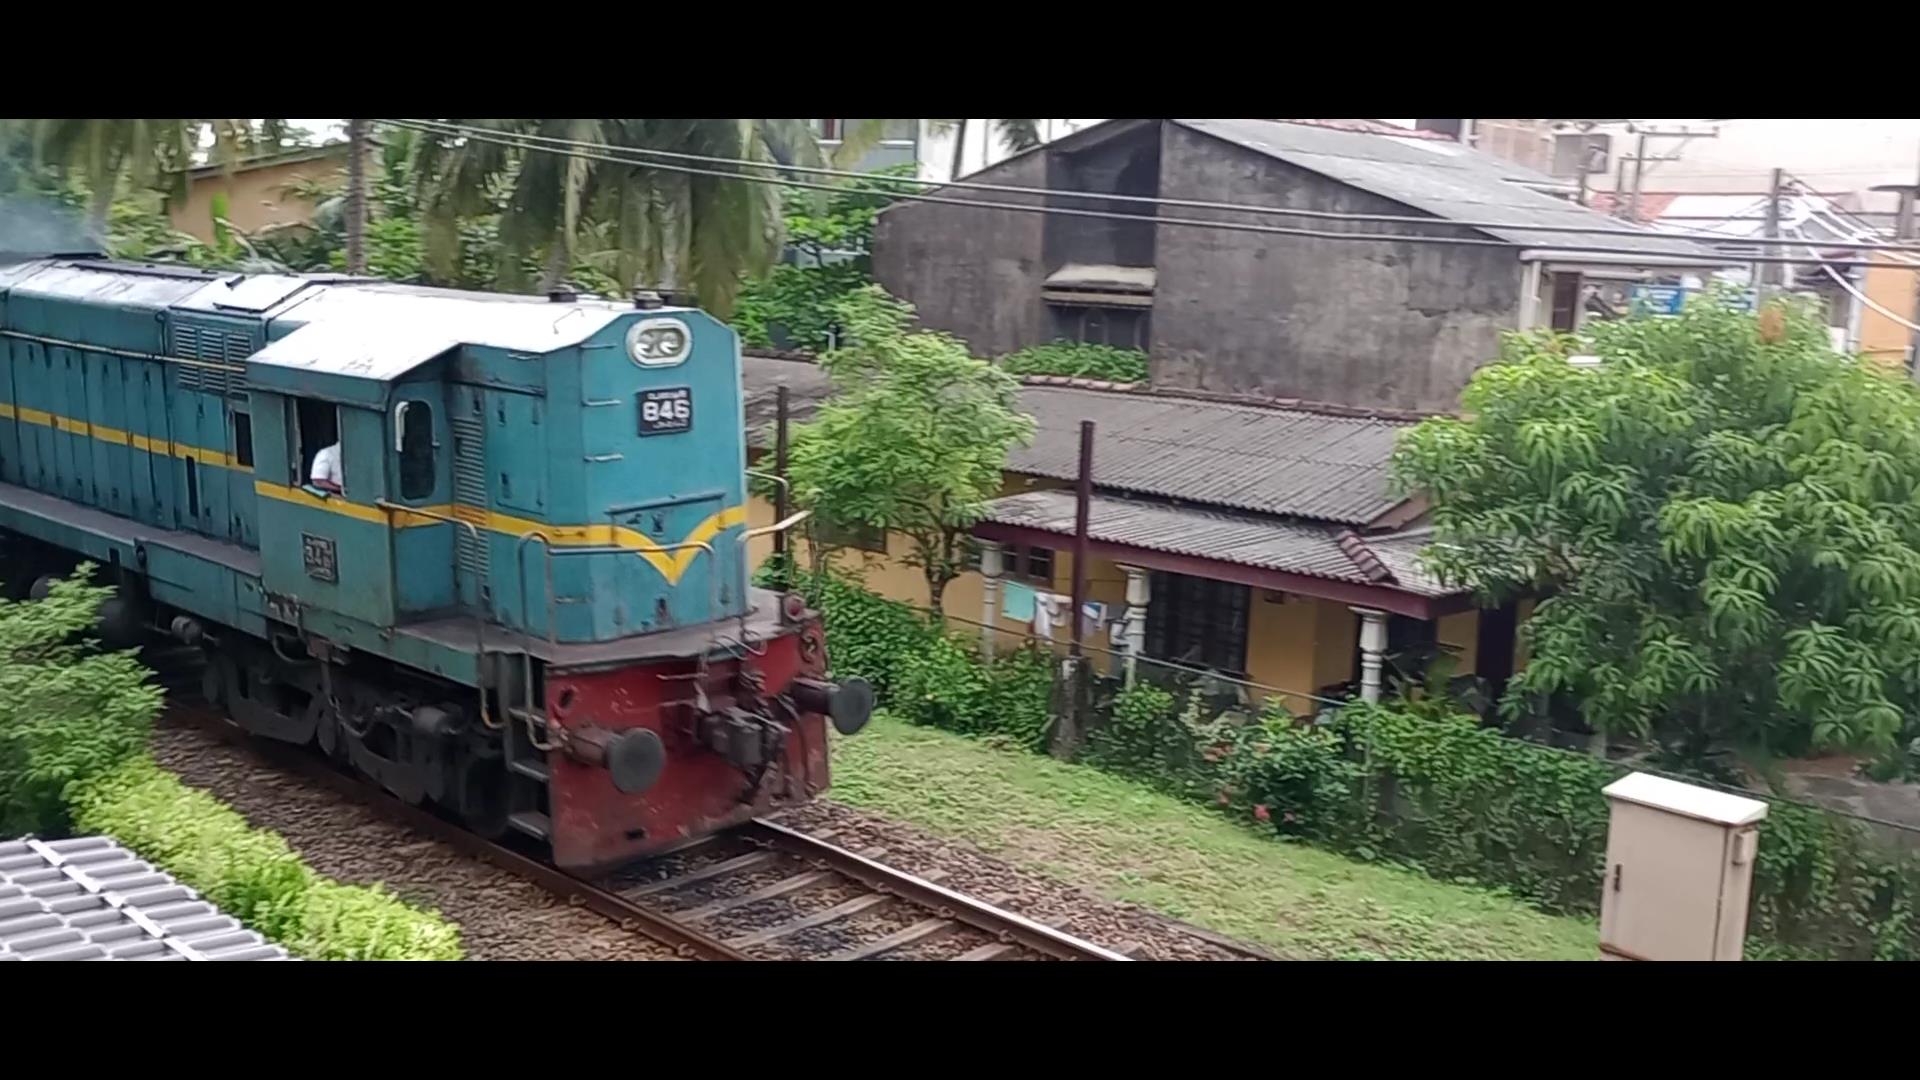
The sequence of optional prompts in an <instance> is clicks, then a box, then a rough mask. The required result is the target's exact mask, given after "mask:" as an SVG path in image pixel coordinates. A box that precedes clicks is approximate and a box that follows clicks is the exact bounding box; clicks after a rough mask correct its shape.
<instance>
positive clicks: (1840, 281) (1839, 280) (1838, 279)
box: [1794, 229, 1920, 330]
mask: <svg viewBox="0 0 1920 1080" xmlns="http://www.w3.org/2000/svg"><path fill="white" fill-rule="evenodd" d="M1794 235H1795V236H1796V237H1797V238H1798V239H1799V240H1800V246H1801V247H1804V248H1806V249H1807V250H1808V251H1809V252H1811V253H1812V254H1813V257H1814V258H1815V259H1819V258H1820V251H1819V249H1818V248H1816V247H1814V246H1813V241H1811V240H1809V239H1808V238H1807V237H1806V235H1805V234H1803V233H1801V232H1800V230H1798V229H1795V230H1794ZM1819 265H1820V269H1822V270H1824V271H1826V274H1827V276H1828V277H1830V278H1832V279H1833V280H1834V283H1835V284H1836V285H1839V286H1840V287H1841V288H1842V289H1844V290H1846V292H1847V294H1848V295H1849V296H1852V297H1853V298H1854V299H1855V300H1858V301H1860V302H1861V303H1862V304H1865V305H1866V306H1868V307H1870V308H1872V309H1873V310H1875V311H1877V312H1879V313H1880V314H1882V315H1884V316H1886V317H1887V318H1889V319H1892V320H1893V321H1894V322H1896V323H1899V324H1900V325H1901V326H1904V327H1906V328H1907V329H1909V330H1920V323H1912V322H1908V321H1907V319H1906V317H1905V316H1901V315H1896V314H1894V313H1893V312H1891V311H1889V310H1887V309H1886V308H1884V307H1881V306H1880V305H1879V304H1877V303H1875V302H1874V300H1873V298H1872V297H1870V296H1868V295H1867V294H1866V293H1863V292H1861V291H1860V290H1859V289H1856V288H1854V286H1853V283H1852V282H1850V281H1848V280H1847V279H1846V278H1845V277H1844V276H1842V275H1840V274H1836V273H1834V272H1833V268H1832V267H1830V266H1828V265H1827V264H1826V261H1825V260H1820V263H1819Z"/></svg>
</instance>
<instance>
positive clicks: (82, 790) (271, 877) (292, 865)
mask: <svg viewBox="0 0 1920 1080" xmlns="http://www.w3.org/2000/svg"><path fill="white" fill-rule="evenodd" d="M70 795H71V799H72V810H73V823H74V826H75V827H76V828H77V829H79V830H80V831H82V832H89V833H106V834H107V835H109V836H112V837H113V838H114V839H116V840H118V841H120V842H121V843H122V844H124V845H126V846H127V847H128V848H130V849H132V850H133V851H136V852H138V853H139V854H140V856H141V857H142V858H145V859H147V860H148V861H150V862H152V863H154V864H155V865H157V866H161V867H164V868H165V869H166V870H167V872H168V873H170V874H172V875H173V876H174V877H176V878H179V879H180V880H181V881H183V882H185V883H186V884H188V885H190V886H192V887H193V888H195V889H197V890H199V891H200V893H201V895H203V896H205V897H206V898H207V899H208V900H209V901H211V902H213V903H214V904H215V905H217V906H218V907H219V908H220V909H221V910H222V911H225V912H227V913H228V914H229V915H232V916H234V917H235V918H237V919H239V920H240V921H242V922H244V923H246V924H247V925H248V926H251V927H253V928H254V929H256V930H258V931H260V932H261V933H262V934H265V935H266V936H268V937H270V938H273V939H274V940H276V941H281V940H285V939H286V938H287V937H288V936H289V934H290V933H291V932H292V931H293V930H294V929H295V928H296V927H297V926H298V923H299V911H298V910H297V908H296V907H295V906H294V905H293V904H292V903H291V901H292V899H293V898H296V897H298V896H300V895H301V894H302V893H303V892H305V890H306V889H307V888H308V886H309V885H310V884H311V882H312V876H313V875H312V873H311V872H310V871H308V870H307V868H306V865H305V864H304V863H302V862H301V861H300V857H299V856H298V855H296V854H294V852H293V849H292V848H290V847H288V846H287V842H286V841H285V840H282V839H281V838H280V837H278V836H276V835H274V834H273V833H269V832H262V831H260V830H258V829H255V828H254V827H253V826H251V825H249V824H247V819H246V818H243V817H241V816H240V815H239V813H238V812H236V811H234V810H233V809H232V808H230V807H228V806H226V805H224V804H222V803H221V802H220V801H219V800H218V799H215V798H214V797H213V796H211V795H209V794H207V793H206V792H204V791H198V790H195V789H194V788H190V787H188V786H186V785H185V784H183V783H181V782H180V779H179V778H178V777H176V776H174V775H173V774H172V773H169V772H167V771H166V770H165V769H162V768H161V767H160V766H159V765H158V764H156V763H155V762H154V760H153V759H152V758H150V757H146V756H144V755H142V756H139V757H135V758H132V759H129V760H128V761H126V762H125V763H124V764H122V765H120V766H119V767H118V768H116V769H113V770H111V771H108V772H106V773H102V774H101V775H99V776H97V777H94V778H93V779H90V780H85V781H82V782H80V783H78V784H75V785H74V786H73V789H72V791H71V792H70Z"/></svg>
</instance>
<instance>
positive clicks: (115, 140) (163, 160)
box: [35, 119, 258, 236]
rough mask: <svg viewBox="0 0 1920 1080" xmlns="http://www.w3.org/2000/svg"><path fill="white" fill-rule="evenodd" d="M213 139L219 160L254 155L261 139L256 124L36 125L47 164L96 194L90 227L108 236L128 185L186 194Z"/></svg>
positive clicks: (71, 121)
mask: <svg viewBox="0 0 1920 1080" xmlns="http://www.w3.org/2000/svg"><path fill="white" fill-rule="evenodd" d="M208 136H211V137H212V142H213V149H212V153H211V155H210V157H211V159H212V160H214V161H229V160H232V159H233V158H235V157H238V156H240V155H242V154H245V153H248V152H250V151H251V150H252V149H253V148H254V147H255V146H256V144H257V141H258V137H257V135H256V132H255V130H254V126H253V123H252V121H250V120H113V119H56V120H40V121H37V122H36V126H35V143H36V149H37V151H38V154H39V158H40V160H41V161H43V162H46V163H48V164H51V165H54V166H57V167H59V168H61V169H62V170H64V171H65V172H67V173H68V174H70V175H72V176H73V177H75V178H76V179H79V180H80V181H82V182H84V183H85V184H86V186H87V190H88V191H89V192H91V193H92V197H91V200H90V202H89V205H88V218H87V220H88V223H89V224H90V225H91V226H92V228H93V233H94V235H95V236H105V235H106V232H107V224H108V219H109V216H110V214H111V211H112V207H113V200H114V197H115V195H116V194H117V193H118V191H119V190H120V183H121V181H122V180H131V181H132V182H133V183H134V184H136V185H139V186H144V187H152V188H154V189H156V190H161V191H165V192H167V193H168V194H169V195H170V196H180V195H184V194H186V183H187V174H186V170H187V169H188V168H190V167H192V166H193V165H194V164H196V163H197V162H198V160H199V157H200V144H201V142H202V140H203V139H204V138H206V137H208Z"/></svg>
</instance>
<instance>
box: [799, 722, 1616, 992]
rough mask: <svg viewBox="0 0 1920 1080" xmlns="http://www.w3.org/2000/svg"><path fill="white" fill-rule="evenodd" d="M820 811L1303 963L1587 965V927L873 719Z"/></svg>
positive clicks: (1084, 775) (1115, 784) (838, 750)
mask: <svg viewBox="0 0 1920 1080" xmlns="http://www.w3.org/2000/svg"><path fill="white" fill-rule="evenodd" d="M834 753H835V759H834V778H833V791H832V793H831V794H832V797H833V798H834V799H835V800H837V801H839V802H842V803H845V804H847V805H849V806H855V807H859V808H861V809H864V810H871V811H874V812H875V813H879V814H883V815H885V816H887V817H889V818H892V819H894V820H897V821H901V822H905V823H908V824H912V825H915V826H918V827H920V828H922V829H925V830H927V831H928V832H931V833H936V834H938V835H941V836H947V837H952V838H955V839H960V840H965V841H967V842H969V843H971V844H973V845H974V846H976V847H978V848H981V849H982V850H985V851H989V852H992V853H993V854H995V855H997V856H999V857H1000V858H1003V859H1005V860H1007V861H1008V862H1010V863H1012V864H1014V865H1016V866H1019V867H1022V868H1024V869H1027V870H1032V871H1036V872H1039V873H1043V874H1046V875H1048V876H1051V877H1054V878H1057V879H1060V880H1063V881H1069V882H1072V883H1074V884H1077V885H1080V886H1081V887H1083V888H1086V889H1088V890H1089V891H1091V892H1094V893H1097V894H1099V895H1102V896H1105V897H1107V898H1109V899H1113V900H1126V901H1131V902H1134V903H1139V904H1144V905H1147V906H1149V907H1152V908H1154V909H1156V910H1159V911H1163V912H1166V913H1167V914H1169V915H1173V916H1176V917H1178V918H1182V919H1186V920H1188V921H1190V922H1193V923H1197V924H1199V925H1201V926H1205V927H1208V928H1209V929H1213V930H1217V931H1219V932H1221V933H1225V934H1232V935H1234V936H1235V937H1239V938H1242V939H1244V940H1247V941H1253V942H1258V943H1260V944H1262V945H1265V946H1267V947H1268V948H1271V949H1273V950H1274V951H1275V952H1277V953H1280V954H1281V955H1283V956H1288V957H1294V958H1299V959H1383V958H1385V959H1409V960H1411V959H1427V960H1464V959H1487V960H1494V959H1498V960H1591V959H1593V958H1594V956H1595V949H1596V940H1597V939H1596V932H1595V928H1594V924H1593V923H1592V922H1591V921H1588V920H1584V919H1575V918H1564V917H1558V916H1553V915H1545V914H1542V913H1540V912H1538V911H1535V910H1533V909H1532V908H1529V907H1527V906H1526V905H1524V904H1522V903H1520V902H1519V901H1517V900H1513V899H1511V898H1508V897H1505V896H1502V895H1500V894H1498V893H1494V892H1490V891H1488V890H1485V889H1481V888H1475V887H1472V886H1465V885H1453V884H1448V883H1445V882H1440V881H1435V880H1433V879H1432V878H1429V877H1426V876H1425V875H1423V874H1419V873H1416V872H1414V871H1410V870H1402V869H1399V868H1397V867H1391V866H1382V865H1376V864H1370V863H1362V862H1355V861H1353V860H1351V859H1346V858H1342V857H1340V856H1338V855H1332V854H1329V853H1327V852H1323V851H1318V850H1315V849H1313V848H1309V847H1306V846H1303V845H1300V844H1296V843H1288V842H1285V841H1282V840H1281V839H1279V838H1278V837H1275V836H1274V835H1272V834H1271V833H1260V832H1255V831H1254V830H1253V829H1252V828H1248V827H1242V826H1240V825H1237V824H1235V823H1233V822H1231V821H1228V820H1226V819H1224V818H1222V817H1220V816H1219V815H1217V814H1214V813H1212V812H1209V811H1208V810H1206V809H1203V808H1201V807H1197V806H1194V805H1192V804H1190V803H1185V802H1182V801H1180V800H1178V799H1174V798H1172V797H1169V796H1165V795H1160V794H1158V793H1156V792H1153V791H1150V790H1148V789H1146V788H1144V787H1142V786H1140V785H1138V784H1135V783H1132V782H1130V781H1127V780H1123V779H1120V778H1118V777H1115V776H1111V775H1109V774H1106V773H1103V772H1100V771H1098V770H1096V769H1093V768H1091V767H1087V766H1081V765H1063V764H1061V763H1059V762H1056V761H1053V760H1050V759H1048V758H1043V757H1038V756H1035V755H1033V754H1031V753H1029V752H1026V751H1024V750H1016V749H998V748H995V747H994V746H992V745H990V744H987V743H983V742H981V741H979V740H974V739H968V738H965V737H962V736H958V735H953V734H949V733H947V732H944V731H939V730H935V729H932V728H924V727H916V726H914V725H911V724H908V723H906V722H904V721H901V720H896V719H894V718H893V717H890V716H887V715H886V714H884V713H882V714H880V715H877V716H876V717H875V718H874V720H873V722H872V723H871V724H870V725H868V727H867V729H866V730H865V731H863V732H861V733H860V734H859V735H858V736H856V737H854V738H851V739H836V742H835V744H834Z"/></svg>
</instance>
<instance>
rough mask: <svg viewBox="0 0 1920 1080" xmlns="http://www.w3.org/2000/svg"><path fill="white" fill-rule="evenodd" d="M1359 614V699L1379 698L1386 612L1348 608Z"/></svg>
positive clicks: (1384, 658)
mask: <svg viewBox="0 0 1920 1080" xmlns="http://www.w3.org/2000/svg"><path fill="white" fill-rule="evenodd" d="M1350 610H1351V611H1352V612H1353V613H1354V614H1355V615H1358V616H1360V700H1361V701H1364V702H1367V703H1369V704H1371V703H1373V702H1376V701H1379V700H1380V671H1381V669H1382V668H1383V667H1385V666H1386V657H1387V613H1386V612H1384V611H1375V610H1374V609H1373V608H1363V607H1357V608H1352V609H1350Z"/></svg>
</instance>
